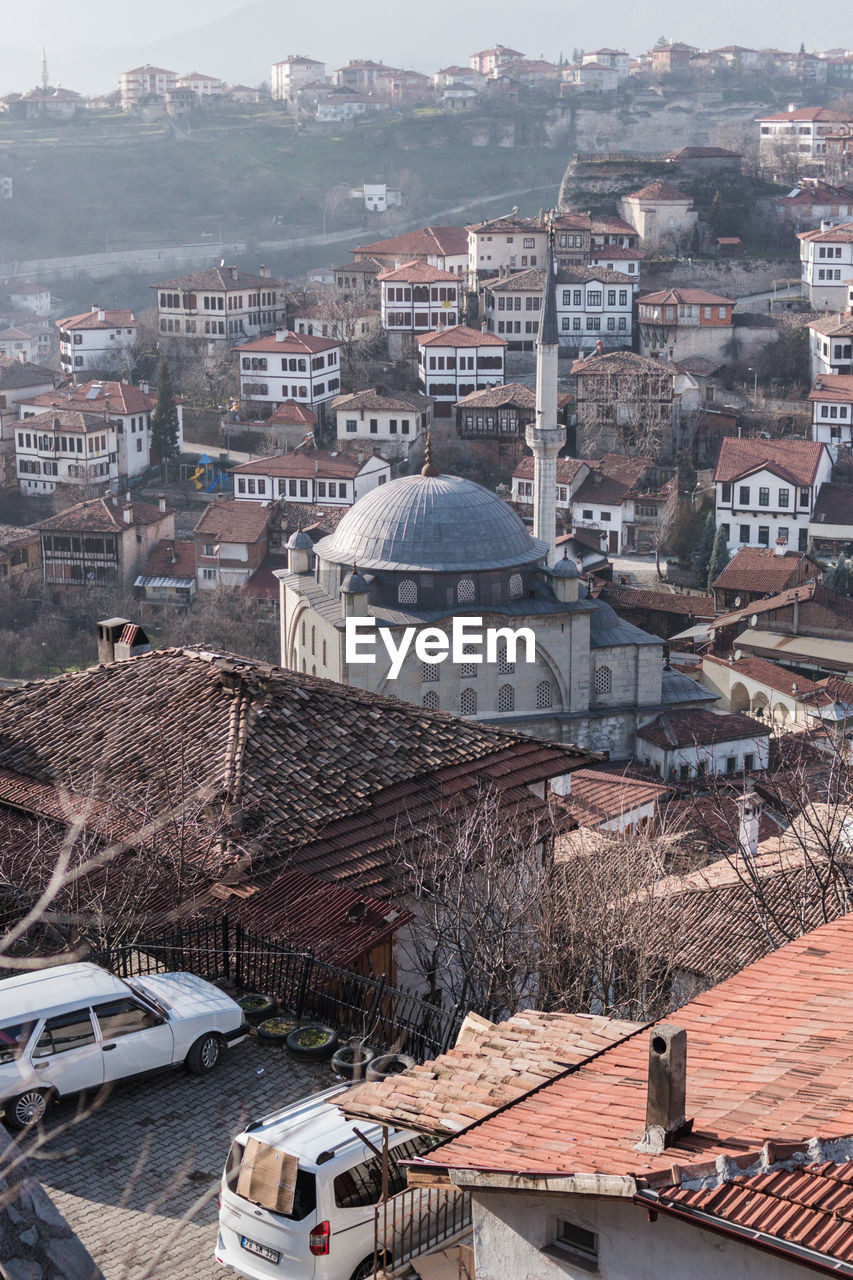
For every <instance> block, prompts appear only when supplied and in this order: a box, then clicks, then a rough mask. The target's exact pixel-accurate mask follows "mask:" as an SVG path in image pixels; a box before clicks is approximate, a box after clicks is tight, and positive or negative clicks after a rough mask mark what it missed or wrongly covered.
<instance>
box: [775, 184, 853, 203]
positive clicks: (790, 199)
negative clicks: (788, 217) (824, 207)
mask: <svg viewBox="0 0 853 1280" xmlns="http://www.w3.org/2000/svg"><path fill="white" fill-rule="evenodd" d="M776 204H778V205H781V206H782V207H783V208H787V207H788V206H789V205H792V204H793V205H806V206H809V207H810V206H811V205H813V204H829V205H832V204H853V191H848V190H847V188H846V187H830V186H829V185H828V184H827V183H825V182H809V183H807V184H805V185H803V186H800V187H799V188H798V189H797V190H795V191H793V192H791V193H789V194H788V195H786V196H777V197H776Z"/></svg>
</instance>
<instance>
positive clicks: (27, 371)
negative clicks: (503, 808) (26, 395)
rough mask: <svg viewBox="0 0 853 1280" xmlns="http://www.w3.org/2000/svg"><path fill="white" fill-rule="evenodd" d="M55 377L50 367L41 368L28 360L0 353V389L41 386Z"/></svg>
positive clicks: (53, 380) (52, 380) (9, 389)
mask: <svg viewBox="0 0 853 1280" xmlns="http://www.w3.org/2000/svg"><path fill="white" fill-rule="evenodd" d="M56 377H57V375H56V374H55V373H54V371H53V370H52V369H43V368H41V366H40V365H37V364H32V363H31V362H30V361H29V360H23V361H22V360H16V359H15V358H14V356H3V355H0V391H11V390H13V389H14V388H16V387H37V386H42V385H44V383H45V382H55V381H56Z"/></svg>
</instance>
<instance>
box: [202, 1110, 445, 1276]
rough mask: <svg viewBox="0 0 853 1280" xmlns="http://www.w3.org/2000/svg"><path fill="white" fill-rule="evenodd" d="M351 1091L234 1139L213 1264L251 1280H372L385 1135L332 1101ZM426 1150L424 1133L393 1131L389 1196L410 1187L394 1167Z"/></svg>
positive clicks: (255, 1125)
mask: <svg viewBox="0 0 853 1280" xmlns="http://www.w3.org/2000/svg"><path fill="white" fill-rule="evenodd" d="M348 1087H349V1086H348V1085H343V1086H340V1085H337V1086H335V1087H334V1088H332V1089H326V1090H324V1091H323V1092H322V1093H318V1094H314V1095H313V1097H310V1098H305V1099H304V1100H303V1101H302V1102H297V1103H294V1104H293V1105H292V1106H289V1107H285V1108H284V1110H283V1111H277V1112H275V1113H274V1114H273V1115H269V1116H266V1117H265V1118H264V1119H263V1120H258V1121H255V1122H254V1123H253V1124H250V1125H247V1127H246V1128H245V1129H244V1130H243V1132H242V1133H240V1134H238V1135H237V1137H236V1138H235V1139H234V1142H233V1143H232V1145H231V1151H230V1153H229V1155H228V1161H227V1163H226V1165H225V1170H224V1172H223V1175H222V1185H221V1188H220V1199H219V1239H218V1240H217V1243H216V1260H217V1262H222V1263H224V1264H225V1265H226V1266H229V1267H233V1268H234V1270H235V1271H239V1272H241V1273H242V1274H243V1275H244V1276H250V1277H252V1280H270V1278H271V1277H278V1280H285V1277H286V1280H364V1277H367V1276H372V1275H373V1244H374V1240H373V1234H374V1225H373V1219H374V1205H375V1204H376V1203H377V1202H378V1201H379V1199H380V1196H381V1194H382V1161H381V1159H380V1157H379V1155H378V1154H377V1150H378V1149H381V1145H382V1130H381V1128H380V1126H378V1125H370V1124H360V1123H357V1122H355V1121H353V1120H348V1119H346V1118H345V1117H344V1116H343V1115H342V1114H341V1112H340V1111H339V1109H338V1107H337V1106H336V1105H335V1099H336V1098H337V1097H338V1096H339V1095H340V1094H341V1093H342V1092H343V1091H344V1090H345V1089H347V1088H348ZM356 1130H357V1131H358V1132H356ZM361 1135H363V1137H362V1136H361ZM364 1138H367V1139H368V1140H369V1142H370V1143H372V1144H373V1146H372V1147H371V1146H369V1145H368V1144H367V1143H365V1142H364ZM253 1139H254V1142H253V1143H252V1146H251V1147H250V1145H249V1144H250V1142H252V1140H253ZM430 1145H431V1143H430V1140H429V1139H428V1138H426V1137H424V1136H423V1135H422V1134H415V1133H412V1132H410V1131H408V1130H404V1129H397V1130H394V1129H392V1130H391V1132H390V1135H389V1153H390V1155H391V1159H390V1161H389V1170H388V1173H389V1178H388V1190H389V1194H390V1195H393V1194H395V1193H396V1192H397V1191H401V1190H402V1189H403V1187H404V1185H405V1175H404V1172H403V1170H401V1169H400V1168H399V1166H398V1164H397V1161H398V1160H401V1159H406V1158H407V1157H411V1156H413V1155H417V1154H419V1153H421V1152H423V1151H424V1150H425V1149H426V1148H427V1147H428V1146H430ZM262 1157H263V1158H262ZM288 1157H290V1163H289V1166H288V1160H287V1158H288ZM276 1162H278V1167H277V1165H276ZM285 1183H286V1185H287V1192H288V1194H287V1196H286V1197H285V1201H284V1203H282V1201H281V1200H280V1199H279V1195H280V1193H281V1188H282V1185H284V1184H285ZM291 1189H292V1203H289V1199H290V1191H291ZM273 1206H274V1207H273Z"/></svg>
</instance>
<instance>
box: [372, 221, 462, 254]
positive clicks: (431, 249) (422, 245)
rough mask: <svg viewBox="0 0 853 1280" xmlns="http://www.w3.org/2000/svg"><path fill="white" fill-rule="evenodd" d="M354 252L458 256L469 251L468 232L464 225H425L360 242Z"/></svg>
mask: <svg viewBox="0 0 853 1280" xmlns="http://www.w3.org/2000/svg"><path fill="white" fill-rule="evenodd" d="M353 252H354V253H366V254H373V253H379V254H394V255H395V256H396V255H399V256H400V257H401V258H406V257H407V256H408V255H412V254H417V255H418V256H423V255H425V254H426V255H428V256H429V257H439V258H441V257H458V256H459V255H461V254H467V252H468V233H467V232H466V230H465V228H464V227H423V228H421V229H420V230H418V231H407V232H406V233H405V234H404V235H400V236H390V237H389V238H388V239H387V240H374V241H373V243H372V244H360V245H358V246H357V248H356V249H354V250H353Z"/></svg>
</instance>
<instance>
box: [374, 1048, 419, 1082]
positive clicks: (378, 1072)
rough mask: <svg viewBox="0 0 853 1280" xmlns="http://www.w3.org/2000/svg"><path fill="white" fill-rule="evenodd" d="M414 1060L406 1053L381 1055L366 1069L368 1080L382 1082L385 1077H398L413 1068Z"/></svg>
mask: <svg viewBox="0 0 853 1280" xmlns="http://www.w3.org/2000/svg"><path fill="white" fill-rule="evenodd" d="M415 1065H416V1064H415V1060H414V1058H410V1057H409V1055H408V1054H407V1053H383V1054H381V1055H380V1057H378V1058H374V1059H373V1061H372V1062H371V1063H370V1065H369V1067H368V1068H367V1079H368V1080H384V1079H385V1077H386V1076H398V1075H401V1074H402V1072H404V1071H410V1070H411V1068H412V1067H414V1066H415Z"/></svg>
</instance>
